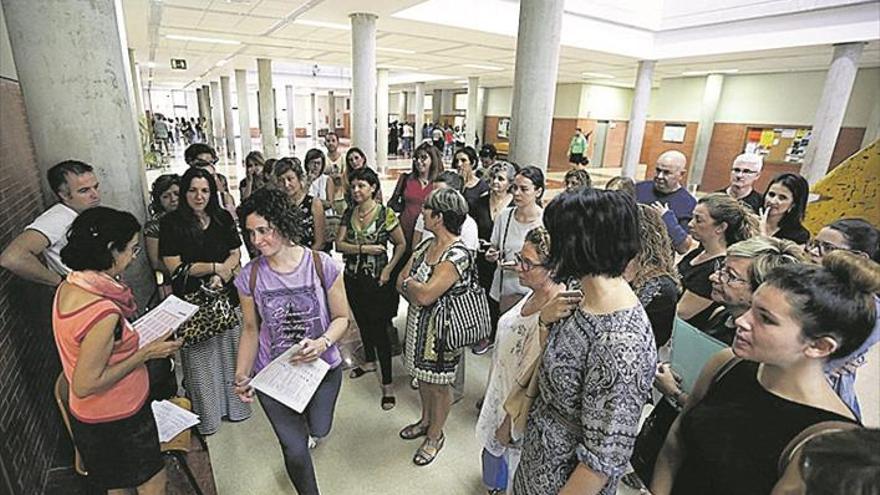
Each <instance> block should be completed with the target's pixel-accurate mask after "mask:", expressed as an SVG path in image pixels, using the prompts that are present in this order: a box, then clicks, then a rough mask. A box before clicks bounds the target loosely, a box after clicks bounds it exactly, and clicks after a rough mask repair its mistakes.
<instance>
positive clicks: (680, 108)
mask: <svg viewBox="0 0 880 495" xmlns="http://www.w3.org/2000/svg"><path fill="white" fill-rule="evenodd" d="M726 82H727V81H725V83H726ZM705 85H706V78H704V77H682V78H676V79H663V80H662V81H661V82H660V86H659V87H657V88H654V89H652V90H651V101H650V103H649V104H648V120H680V121H693V122H696V121H698V120H700V102H701V101H702V99H703V87H704V86H705ZM627 120H629V118H627Z"/></svg>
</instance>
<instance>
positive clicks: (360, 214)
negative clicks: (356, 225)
mask: <svg viewBox="0 0 880 495" xmlns="http://www.w3.org/2000/svg"><path fill="white" fill-rule="evenodd" d="M378 207H379V204H378V203H373V206H371V207H370V209H369V210H367V211H363V207H362V206H358V209H357V216H358V222H360V224H361V225H364V222H365V221H366V219H367V218H368V217H369V216H370V215H372V214H373V212H374V211H375V210H376V208H378Z"/></svg>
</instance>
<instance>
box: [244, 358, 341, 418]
mask: <svg viewBox="0 0 880 495" xmlns="http://www.w3.org/2000/svg"><path fill="white" fill-rule="evenodd" d="M299 349H300V346H299V344H297V345H294V346H293V347H291V348H290V349H288V350H286V351H284V353H283V354H281V355H280V356H278V357H277V358H275V360H274V361H272V362H271V363H269V365H268V366H266V367H265V368H263V369H262V370H260V372H259V373H257V376H255V377H254V378H253V380H251V383H250V384H251V386H252V387H254V388H255V389H257V390H259V391H260V392H263V393H264V394H266V395H268V396H269V397H272V398H273V399H275V400H277V401H278V402H280V403H282V404H284V405H285V406H287V407H289V408H291V409H293V410H294V411H296V412H298V413H301V412H303V410H304V409H305V408H306V406H307V405H308V404H309V401H310V400H312V396H313V395H315V390H317V389H318V385H320V384H321V380H323V379H324V375H326V374H327V370H329V369H330V365H329V364H327V363H326V362H325V361H324V360H323V359H316V360H315V361H312V362H310V363H297V364H291V363H290V358H291V356H293V354H294V353H296V352H299Z"/></svg>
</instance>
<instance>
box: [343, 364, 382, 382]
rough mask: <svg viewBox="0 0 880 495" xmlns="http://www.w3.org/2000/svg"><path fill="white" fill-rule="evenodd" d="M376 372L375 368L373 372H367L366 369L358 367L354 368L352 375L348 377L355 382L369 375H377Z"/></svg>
mask: <svg viewBox="0 0 880 495" xmlns="http://www.w3.org/2000/svg"><path fill="white" fill-rule="evenodd" d="M375 372H376V368H373V369H371V370H365V369H363V368H361V367H360V366H358V367H356V368H352V370H351V373H349V374H348V377H349V378H351V379H352V380H353V379H355V378H360V377H362V376H364V375H366V374H367V373H375Z"/></svg>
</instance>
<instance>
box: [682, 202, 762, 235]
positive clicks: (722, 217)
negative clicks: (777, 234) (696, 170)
mask: <svg viewBox="0 0 880 495" xmlns="http://www.w3.org/2000/svg"><path fill="white" fill-rule="evenodd" d="M697 203H698V204H702V205H706V209H708V210H709V216H710V217H712V220H714V221H715V222H716V223H721V222H724V223H726V224H727V229H725V230H724V241H725V244H726V245H728V246H730V245H731V244H734V243H737V242H740V241H744V240H746V239H749V238H751V237H754V236H756V235H758V232H759V231H760V229H759V225H760V222H759V221H758V217H757V216H756V215H755V214H754V213H752V210H751V209H749V207H747V206H744V205H743V204H742V203H740V202H739V201H737V200H735V199H733V198H731V197H730V196H729V195H728V194H726V193H712V194H707V195H706V196H703V197H702V198H700V200H699V201H698V202H697Z"/></svg>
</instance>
